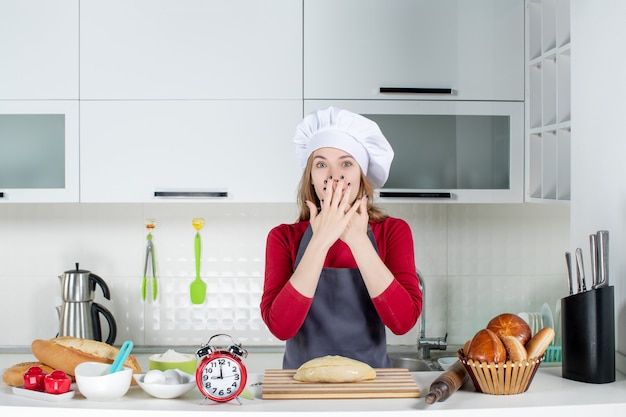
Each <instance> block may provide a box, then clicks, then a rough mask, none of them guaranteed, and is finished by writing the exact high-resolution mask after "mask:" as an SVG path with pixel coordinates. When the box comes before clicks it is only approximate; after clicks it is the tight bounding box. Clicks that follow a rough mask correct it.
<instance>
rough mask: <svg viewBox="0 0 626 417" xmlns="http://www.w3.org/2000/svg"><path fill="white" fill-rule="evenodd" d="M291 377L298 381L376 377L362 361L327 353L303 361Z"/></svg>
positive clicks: (343, 380)
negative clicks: (327, 354)
mask: <svg viewBox="0 0 626 417" xmlns="http://www.w3.org/2000/svg"><path fill="white" fill-rule="evenodd" d="M293 378H294V379H295V380H296V381H300V382H357V381H365V380H368V379H374V378H376V371H375V370H374V368H372V367H371V366H369V365H368V364H366V363H364V362H361V361H357V360H354V359H350V358H346V357H343V356H330V355H329V356H322V357H320V358H315V359H311V360H310V361H308V362H305V363H304V364H302V366H300V367H299V368H298V369H297V370H296V374H295V375H294V376H293Z"/></svg>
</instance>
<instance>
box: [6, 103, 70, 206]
mask: <svg viewBox="0 0 626 417" xmlns="http://www.w3.org/2000/svg"><path fill="white" fill-rule="evenodd" d="M78 125H79V121H78V100H14V101H12V100H0V203H4V202H6V203H57V202H70V203H72V202H78V200H79V195H78V192H79V189H78V187H79V178H78V177H79V160H78V152H79V150H78Z"/></svg>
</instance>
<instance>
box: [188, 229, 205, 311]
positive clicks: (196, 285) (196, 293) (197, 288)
mask: <svg viewBox="0 0 626 417" xmlns="http://www.w3.org/2000/svg"><path fill="white" fill-rule="evenodd" d="M191 224H192V225H193V228H194V229H196V238H195V255H196V279H195V280H193V281H192V283H191V285H190V287H189V294H190V295H191V303H192V304H203V303H204V298H205V297H206V284H205V283H204V281H202V279H200V254H201V252H202V243H201V242H200V230H201V229H202V228H203V227H204V219H201V218H198V217H196V218H195V219H193V220H192V221H191Z"/></svg>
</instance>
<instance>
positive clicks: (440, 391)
mask: <svg viewBox="0 0 626 417" xmlns="http://www.w3.org/2000/svg"><path fill="white" fill-rule="evenodd" d="M468 379H469V375H468V374H467V371H466V370H465V367H464V366H463V364H462V363H461V362H460V361H457V362H454V363H453V364H452V365H451V366H450V367H449V368H448V369H447V370H446V371H444V372H443V373H442V374H441V375H439V376H438V377H437V378H436V379H435V380H434V381H433V383H432V384H430V391H429V392H428V394H427V395H426V397H425V398H424V399H425V400H426V404H433V403H435V402H437V401H445V400H447V399H448V398H450V396H451V395H452V394H454V393H455V392H456V391H457V390H458V389H459V388H461V387H462V386H463V384H464V383H465V381H467V380H468Z"/></svg>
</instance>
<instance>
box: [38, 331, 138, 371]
mask: <svg viewBox="0 0 626 417" xmlns="http://www.w3.org/2000/svg"><path fill="white" fill-rule="evenodd" d="M31 349H32V351H33V355H35V357H36V358H37V359H39V360H40V361H41V362H42V363H45V364H46V365H48V366H50V367H52V368H54V369H60V370H62V371H64V372H65V373H66V374H68V375H70V376H74V368H76V366H77V365H78V364H80V363H83V362H101V363H111V364H112V363H113V361H114V360H115V358H116V357H117V354H118V353H119V349H117V348H116V347H113V346H111V345H108V344H106V343H104V342H98V341H96V340H90V339H81V338H76V337H71V336H62V337H57V338H53V339H49V340H41V339H37V340H34V341H33V342H32V344H31ZM124 366H125V367H127V368H131V369H132V370H133V373H135V374H140V373H142V372H141V367H140V366H139V363H138V362H137V360H136V359H135V357H134V356H132V355H129V356H128V359H127V360H126V362H125V363H124ZM133 382H134V380H133Z"/></svg>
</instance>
